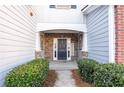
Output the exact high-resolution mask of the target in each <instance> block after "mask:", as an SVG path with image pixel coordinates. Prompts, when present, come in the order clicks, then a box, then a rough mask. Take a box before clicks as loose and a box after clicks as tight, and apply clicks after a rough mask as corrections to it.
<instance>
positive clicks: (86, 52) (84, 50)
mask: <svg viewBox="0 0 124 93" xmlns="http://www.w3.org/2000/svg"><path fill="white" fill-rule="evenodd" d="M82 41H83V43H82V55H83V58H87V57H88V48H87V32H84V33H83V40H82Z"/></svg>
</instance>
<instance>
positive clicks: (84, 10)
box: [81, 5, 101, 14]
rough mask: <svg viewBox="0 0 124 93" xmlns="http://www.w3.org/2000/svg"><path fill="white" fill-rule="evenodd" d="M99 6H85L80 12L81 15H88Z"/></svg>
mask: <svg viewBox="0 0 124 93" xmlns="http://www.w3.org/2000/svg"><path fill="white" fill-rule="evenodd" d="M100 6H101V5H86V6H84V7H83V8H82V9H81V11H82V13H83V14H88V13H90V12H92V11H93V10H95V9H96V8H98V7H100Z"/></svg>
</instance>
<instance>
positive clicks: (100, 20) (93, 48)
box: [86, 5, 109, 63]
mask: <svg viewBox="0 0 124 93" xmlns="http://www.w3.org/2000/svg"><path fill="white" fill-rule="evenodd" d="M86 18H87V31H88V33H87V38H88V57H89V58H91V59H94V60H97V61H99V62H101V63H106V62H108V61H109V38H108V37H109V36H108V30H109V29H108V6H104V5H103V6H100V7H98V8H97V9H95V10H94V11H92V12H90V13H89V14H88V15H87V17H86Z"/></svg>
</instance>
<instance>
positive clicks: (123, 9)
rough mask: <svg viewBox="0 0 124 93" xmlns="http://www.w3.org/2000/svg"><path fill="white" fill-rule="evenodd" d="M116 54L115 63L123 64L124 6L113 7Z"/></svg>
mask: <svg viewBox="0 0 124 93" xmlns="http://www.w3.org/2000/svg"><path fill="white" fill-rule="evenodd" d="M115 20H116V22H115V27H116V54H115V60H116V62H117V63H124V5H117V6H115Z"/></svg>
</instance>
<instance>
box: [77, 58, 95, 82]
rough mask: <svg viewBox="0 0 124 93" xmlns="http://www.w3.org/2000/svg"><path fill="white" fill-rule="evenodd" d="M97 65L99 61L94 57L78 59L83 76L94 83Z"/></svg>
mask: <svg viewBox="0 0 124 93" xmlns="http://www.w3.org/2000/svg"><path fill="white" fill-rule="evenodd" d="M95 65H97V62H96V61H95V60H92V59H83V60H79V61H78V67H79V72H80V74H81V76H82V78H83V79H84V80H86V81H88V82H90V83H93V73H94V67H95Z"/></svg>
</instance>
